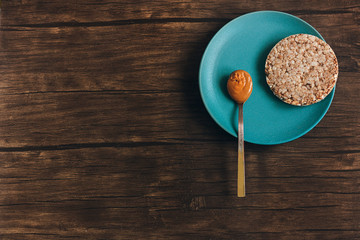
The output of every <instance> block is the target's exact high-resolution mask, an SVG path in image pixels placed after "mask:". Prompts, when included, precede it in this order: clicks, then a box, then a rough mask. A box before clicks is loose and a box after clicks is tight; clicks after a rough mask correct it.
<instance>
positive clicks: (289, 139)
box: [198, 10, 336, 145]
mask: <svg viewBox="0 0 360 240" xmlns="http://www.w3.org/2000/svg"><path fill="white" fill-rule="evenodd" d="M265 13H273V14H274V13H275V14H280V15H285V16H287V17H291V18H295V19H296V20H299V21H300V22H302V23H304V24H305V25H307V26H308V27H310V28H311V29H312V30H313V31H314V32H316V33H317V34H318V35H319V36H320V38H321V39H322V40H323V41H325V39H324V38H323V36H322V35H321V34H320V33H319V32H318V31H317V30H316V29H315V28H314V27H313V26H311V25H310V24H309V23H307V22H306V21H305V20H303V19H301V18H299V17H297V16H294V15H292V14H289V13H286V12H281V11H273V10H263V11H254V12H249V13H246V14H243V15H241V16H238V17H236V18H234V19H232V20H230V21H229V22H227V23H226V24H225V25H223V26H222V27H221V28H220V29H219V30H218V31H217V32H216V33H215V34H214V36H213V37H212V38H211V40H210V41H209V43H208V44H207V46H206V48H205V51H204V53H203V54H202V57H201V61H200V67H199V75H198V77H199V89H200V95H201V99H202V101H203V104H204V106H205V108H206V111H207V112H208V113H209V114H210V116H211V118H212V119H213V120H214V121H215V122H216V123H217V125H219V126H220V127H221V128H222V129H223V130H225V131H226V132H227V133H229V134H230V135H232V136H233V137H236V138H237V134H236V133H235V134H233V133H232V132H230V131H229V130H227V129H226V128H225V127H224V126H223V125H222V124H221V123H220V122H219V120H218V119H217V118H216V117H215V116H214V114H213V113H212V112H211V111H210V108H209V106H208V104H207V103H206V101H205V97H204V93H203V91H204V90H203V88H202V87H201V86H202V83H201V82H202V81H201V79H202V69H203V66H204V61H205V55H206V54H207V52H208V51H209V47H210V45H211V44H212V43H213V42H214V41H215V40H214V39H215V38H217V37H218V36H219V35H220V34H222V32H223V31H225V28H227V27H228V26H229V25H231V24H233V22H235V21H238V20H239V19H241V18H243V17H245V16H249V15H254V14H265ZM335 88H336V84H335V86H334V88H333V90H332V91H331V92H330V94H329V95H328V96H327V97H326V98H330V100H329V104H328V105H327V106H326V108H324V111H323V113H322V114H321V116H320V117H319V118H318V119H317V120H316V121H315V122H314V123H313V124H312V125H310V127H309V128H308V129H307V130H305V131H303V132H301V133H300V134H297V135H296V136H294V137H292V138H288V139H285V140H282V141H272V142H271V143H270V142H262V141H249V140H246V139H245V141H246V142H249V143H253V144H258V145H278V144H283V143H287V142H291V141H294V140H296V139H298V138H300V137H302V136H304V135H305V134H307V133H308V132H310V131H311V130H312V129H313V128H314V127H315V126H316V125H317V124H318V123H319V122H320V121H321V120H322V119H323V118H324V116H325V115H326V113H327V112H328V110H329V108H330V106H331V104H332V101H333V98H334V95H335ZM326 98H325V99H326Z"/></svg>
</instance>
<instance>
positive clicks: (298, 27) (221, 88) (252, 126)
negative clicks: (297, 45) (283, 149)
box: [199, 11, 335, 145]
mask: <svg viewBox="0 0 360 240" xmlns="http://www.w3.org/2000/svg"><path fill="white" fill-rule="evenodd" d="M297 33H307V34H312V35H315V36H317V37H319V38H321V39H323V38H322V36H321V35H320V33H318V32H317V31H316V30H315V29H314V28H313V27H312V26H310V25H309V24H308V23H306V22H305V21H303V20H301V19H300V18H297V17H295V16H292V15H290V14H287V13H282V12H275V11H260V12H253V13H249V14H245V15H243V16H240V17H238V18H236V19H234V20H232V21H231V22H229V23H228V24H226V25H225V26H224V27H222V28H221V29H220V30H219V31H218V32H217V33H216V34H215V36H214V37H213V38H212V40H211V41H210V43H209V45H208V46H207V48H206V50H205V52H204V55H203V57H202V60H201V64H200V72H199V83H200V92H201V97H202V99H203V101H204V104H205V107H206V109H207V110H208V112H209V113H210V115H211V116H212V118H213V119H214V120H215V121H216V122H217V123H218V124H219V125H220V126H221V127H222V128H223V129H224V130H225V131H227V132H228V133H230V134H231V135H233V136H235V137H236V136H237V121H238V117H237V115H238V107H237V105H236V104H235V102H234V101H233V100H232V99H231V98H230V96H229V95H228V93H227V89H226V82H227V78H228V76H229V75H230V73H231V72H232V71H234V70H237V69H243V70H245V71H247V72H249V73H250V75H251V77H252V80H253V92H252V94H251V96H250V98H249V100H248V101H247V102H246V103H245V105H244V138H245V141H247V142H251V143H255V144H266V145H270V144H280V143H285V142H289V141H292V140H294V139H297V138H299V137H301V136H302V135H304V134H305V133H307V132H308V131H310V130H311V129H312V128H313V127H315V126H316V124H317V123H319V121H320V120H321V119H322V118H323V116H324V115H325V113H326V112H327V110H328V108H329V107H330V104H331V101H332V99H333V97H334V90H335V89H334V90H333V91H332V92H331V93H330V94H329V95H328V96H327V97H326V98H325V99H324V100H322V101H321V102H319V103H316V104H313V105H310V106H305V107H298V106H292V105H289V104H286V103H283V102H282V101H281V100H279V99H278V98H277V97H276V96H275V95H273V93H272V92H271V90H270V88H269V87H268V86H267V84H266V80H265V72H264V68H265V59H266V57H267V55H268V53H269V52H270V50H271V48H272V47H273V46H275V44H276V43H277V42H278V41H280V40H281V39H283V38H285V37H287V36H290V35H292V34H297Z"/></svg>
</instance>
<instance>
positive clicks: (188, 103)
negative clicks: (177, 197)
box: [181, 32, 272, 204]
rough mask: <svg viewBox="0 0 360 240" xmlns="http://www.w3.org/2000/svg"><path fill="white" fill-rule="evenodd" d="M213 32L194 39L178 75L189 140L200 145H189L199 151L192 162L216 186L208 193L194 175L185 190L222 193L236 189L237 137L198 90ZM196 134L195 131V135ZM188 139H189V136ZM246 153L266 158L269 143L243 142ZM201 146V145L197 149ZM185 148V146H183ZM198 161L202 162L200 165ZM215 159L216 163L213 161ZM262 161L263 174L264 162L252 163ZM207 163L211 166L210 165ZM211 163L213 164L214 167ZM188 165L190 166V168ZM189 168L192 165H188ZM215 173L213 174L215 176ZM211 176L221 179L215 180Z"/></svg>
mask: <svg viewBox="0 0 360 240" xmlns="http://www.w3.org/2000/svg"><path fill="white" fill-rule="evenodd" d="M214 34H215V32H210V33H208V34H207V35H206V36H204V37H203V39H200V40H199V41H198V42H196V43H195V44H194V45H193V47H192V49H191V51H189V53H188V57H187V62H186V64H184V70H183V71H184V75H185V76H184V79H181V81H182V84H183V91H184V95H185V108H186V109H185V110H184V111H186V112H187V114H188V115H189V116H190V117H191V119H192V120H191V125H192V126H189V129H194V131H193V132H192V134H189V144H191V145H195V144H196V145H199V146H201V147H199V148H196V147H192V148H191V149H190V150H189V151H198V152H199V154H195V153H194V154H191V153H189V155H191V156H196V157H197V158H198V159H193V161H194V162H195V164H194V165H195V167H197V168H198V169H199V171H201V173H200V174H201V175H202V176H205V178H204V179H202V181H204V182H207V183H209V184H210V183H212V184H211V185H212V186H213V187H215V188H216V189H214V190H215V191H217V192H213V193H210V190H209V189H208V188H206V187H204V188H202V187H201V186H204V185H205V184H203V185H201V184H198V183H196V182H194V179H197V176H195V175H193V176H189V178H190V180H189V181H188V188H189V189H188V190H189V191H191V194H190V195H211V194H218V195H222V196H224V195H225V196H227V195H229V196H233V195H235V193H236V178H237V151H236V149H237V139H236V138H234V137H233V136H231V135H229V134H228V133H227V132H225V131H224V130H223V129H221V128H220V127H219V126H218V125H217V124H216V123H215V121H214V120H213V119H212V118H211V116H210V115H209V113H208V112H207V111H206V108H205V106H204V104H203V101H202V99H201V95H200V90H199V79H198V75H199V67H200V62H201V58H202V55H203V53H204V51H205V49H206V46H207V44H208V43H209V41H210V40H211V38H212V37H213V35H214ZM196 134H197V135H196ZM190 139H191V140H190ZM206 145H208V146H209V149H207V150H206V151H207V153H205V155H206V156H209V155H210V157H209V158H208V159H205V158H206V157H205V156H203V155H201V152H202V151H204V148H205V149H206V147H204V146H206ZM214 145H218V146H217V147H213V148H211V146H214ZM245 147H246V151H247V153H246V155H245V157H249V155H250V154H251V155H254V154H255V155H256V158H257V159H265V157H266V152H267V151H269V150H270V149H271V148H272V146H262V145H256V144H251V143H246V144H245ZM200 148H201V149H200ZM185 151H186V150H185ZM196 161H200V162H201V164H204V166H200V163H199V164H198V163H196ZM214 161H216V162H218V161H219V162H218V164H217V165H216V164H214ZM258 163H261V164H260V165H259V166H257V167H256V168H257V169H258V171H260V172H261V174H262V175H265V174H266V172H267V171H266V164H263V162H261V161H260V162H256V163H255V164H258ZM208 166H211V168H209V167H208ZM214 166H216V167H215V168H214ZM190 167H191V166H189V168H190ZM188 170H191V169H188ZM215 175H216V177H214V176H215ZM214 178H216V179H220V180H217V181H216V182H214ZM185 201H187V202H188V203H189V204H190V203H191V201H193V200H192V199H191V196H189V199H187V200H185Z"/></svg>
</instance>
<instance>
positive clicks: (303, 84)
mask: <svg viewBox="0 0 360 240" xmlns="http://www.w3.org/2000/svg"><path fill="white" fill-rule="evenodd" d="M338 71H339V70H338V62H337V59H336V56H335V53H334V51H333V50H332V49H331V48H330V46H329V45H328V44H327V43H326V42H324V41H323V40H321V39H319V38H317V37H315V36H313V35H309V34H295V35H291V36H289V37H287V38H284V39H282V40H281V41H280V42H278V43H277V44H276V45H275V46H274V47H273V49H272V50H271V51H270V53H269V55H268V57H267V59H266V63H265V74H266V82H267V84H268V85H269V87H270V89H271V90H272V91H273V93H274V94H275V95H276V96H277V97H278V98H280V99H281V100H282V101H284V102H286V103H289V104H292V105H297V106H306V105H310V104H313V103H316V102H319V101H321V100H323V99H324V98H325V97H326V96H327V95H328V94H329V93H330V92H331V90H332V89H333V88H334V86H335V83H336V80H337V78H338Z"/></svg>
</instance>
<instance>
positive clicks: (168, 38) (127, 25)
mask: <svg viewBox="0 0 360 240" xmlns="http://www.w3.org/2000/svg"><path fill="white" fill-rule="evenodd" d="M257 10H278V11H285V12H288V13H290V14H294V15H296V16H298V17H300V18H302V19H304V20H305V21H307V22H309V23H310V24H312V25H313V26H314V27H315V28H316V29H317V30H318V31H319V32H320V33H321V34H322V36H323V37H324V38H325V39H326V41H327V42H328V43H329V44H330V45H331V46H332V47H333V49H334V51H335V53H336V55H337V57H338V60H339V67H340V75H339V80H338V83H337V86H336V94H335V98H334V101H333V103H332V105H331V108H330V109H329V111H328V113H327V114H326V116H325V117H324V119H323V120H322V121H321V122H320V123H319V124H318V125H317V126H316V127H315V128H314V129H313V130H311V131H310V132H309V133H307V134H306V135H305V136H303V137H301V138H299V139H297V140H295V141H292V142H289V143H286V144H282V145H276V146H260V145H254V144H249V143H246V144H245V149H246V152H245V154H246V155H245V158H246V173H247V176H246V182H247V197H246V198H245V199H239V198H237V197H236V177H237V176H236V173H237V172H236V170H237V169H236V166H237V157H236V156H237V152H236V139H235V138H233V137H231V136H229V135H228V134H227V133H225V132H224V131H223V130H222V129H221V128H220V127H218V126H217V125H216V123H215V122H214V121H213V120H212V119H211V117H210V116H209V114H208V113H207V112H206V110H205V108H204V106H203V103H202V100H201V98H200V94H199V88H198V68H199V64H200V60H201V56H202V54H203V52H204V50H205V48H206V46H207V44H208V42H209V41H210V39H211V38H212V36H213V35H214V34H215V33H216V32H217V31H218V30H219V29H220V28H221V27H222V26H223V25H224V24H226V23H227V22H228V21H230V20H231V19H233V18H235V17H237V16H240V15H242V14H245V13H248V12H252V11H257ZM359 27H360V5H359V3H358V2H357V1H345V0H343V1H335V0H334V1H315V2H314V1H310V0H306V1H294V0H291V1H284V0H273V1H263V0H259V1H225V0H221V1H213V0H212V1H206V2H203V1H198V2H196V1H182V0H177V1H171V2H168V1H152V2H151V3H150V2H148V1H107V0H105V1H92V0H78V1H58V0H48V1H42V0H35V1H27V0H15V1H3V2H2V9H1V33H0V73H1V81H0V113H1V114H0V135H1V138H0V239H21V240H23V239H280V240H281V239H295V240H296V239H360V224H359V223H360V147H359V146H360V137H359V136H360V130H359V129H360V108H359V102H360V95H359V94H358V90H359V89H360V82H359V81H358V79H360V34H359V33H360V30H359V29H360V28H359Z"/></svg>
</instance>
